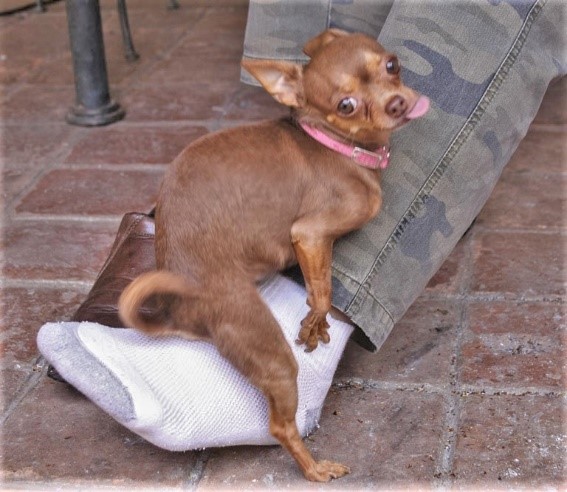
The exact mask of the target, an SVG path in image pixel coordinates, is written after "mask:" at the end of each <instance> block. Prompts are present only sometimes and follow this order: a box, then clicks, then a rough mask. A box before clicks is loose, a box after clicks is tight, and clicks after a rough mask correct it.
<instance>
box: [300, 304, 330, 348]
mask: <svg viewBox="0 0 567 492" xmlns="http://www.w3.org/2000/svg"><path fill="white" fill-rule="evenodd" d="M328 329H329V323H327V316H326V314H320V313H316V312H314V311H313V310H311V311H309V313H308V314H307V316H305V318H304V319H303V321H302V322H301V330H300V331H299V335H298V337H297V340H296V343H297V344H299V345H303V344H305V351H306V352H312V351H313V350H315V349H316V348H317V344H318V343H319V340H321V341H322V342H323V343H329V341H330V340H331V337H330V336H329V333H328V331H327V330H328Z"/></svg>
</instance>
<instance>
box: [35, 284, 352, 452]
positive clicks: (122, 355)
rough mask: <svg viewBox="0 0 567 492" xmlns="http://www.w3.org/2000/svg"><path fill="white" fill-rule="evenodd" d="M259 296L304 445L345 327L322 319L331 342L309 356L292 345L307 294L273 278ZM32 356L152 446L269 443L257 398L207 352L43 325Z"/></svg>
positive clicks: (130, 333)
mask: <svg viewBox="0 0 567 492" xmlns="http://www.w3.org/2000/svg"><path fill="white" fill-rule="evenodd" d="M260 292H261V294H262V297H263V299H264V300H265V302H266V303H267V304H268V305H269V306H270V309H271V310H272V312H273V314H274V316H275V317H276V319H277V320H278V322H279V323H280V325H281V327H282V329H283V332H284V335H285V337H286V340H287V342H288V343H289V345H290V346H291V347H292V350H293V353H294V355H295V357H296V360H297V362H298V365H299V375H298V390H299V406H298V410H297V415H296V422H297V426H298V428H299V431H300V433H301V434H302V435H303V436H305V435H307V434H308V433H310V432H312V431H313V430H314V429H315V428H316V427H317V425H318V419H319V417H320V414H321V409H322V406H323V401H324V399H325V396H326V394H327V392H328V390H329V387H330V385H331V382H332V378H333V375H334V373H335V370H336V367H337V364H338V362H339V359H340V357H341V355H342V352H343V350H344V347H345V345H346V342H347V340H348V338H349V336H350V334H351V333H352V327H351V326H350V325H348V324H347V323H343V322H340V321H337V320H334V319H333V318H331V317H330V316H329V318H328V320H329V323H330V325H331V327H330V329H329V334H330V336H331V342H330V343H329V344H323V343H320V344H319V346H318V348H317V349H316V350H315V351H313V352H311V353H306V352H305V351H304V347H303V346H298V345H296V344H295V339H296V337H297V333H298V331H299V327H300V322H301V320H302V319H303V317H304V316H305V315H306V314H307V310H308V308H307V306H306V304H305V300H306V293H305V289H304V288H303V287H301V286H299V285H298V284H296V283H294V282H293V281H291V280H289V279H287V278H285V277H283V276H280V275H277V276H274V277H272V278H270V279H269V280H267V281H266V282H265V283H264V284H263V285H262V286H261V287H260ZM38 346H39V349H40V351H41V353H42V354H43V355H44V356H45V358H46V359H47V360H48V361H49V362H50V363H51V364H52V365H53V366H54V367H55V368H56V369H57V371H58V372H59V373H60V374H61V376H63V377H64V378H65V379H66V380H67V381H68V382H69V383H70V384H72V385H73V386H75V387H76V388H77V389H78V390H79V391H81V392H82V393H83V394H84V395H86V396H87V397H88V398H90V399H91V400H92V401H93V402H94V403H96V404H97V405H98V406H99V407H101V408H102V409H103V410H104V411H106V412H107V413H108V414H110V415H111V416H112V417H113V418H115V419H116V420H117V421H118V422H120V423H121V424H122V425H124V426H125V427H127V428H128V429H130V430H132V431H133V432H135V433H137V434H139V435H140V436H142V437H144V438H145V439H147V440H148V441H150V442H151V443H153V444H155V445H156V446H159V447H161V448H164V449H168V450H171V451H186V450H190V449H202V448H207V447H220V446H231V445H242V444H257V445H265V444H275V443H276V440H275V439H274V438H273V437H272V436H271V435H270V432H269V424H268V422H269V420H268V405H267V402H266V400H265V398H264V396H263V395H262V393H260V391H259V390H257V389H256V388H255V387H254V386H252V385H251V384H250V383H249V382H248V381H247V380H246V379H245V378H244V377H243V376H242V375H241V374H240V373H239V372H238V371H237V370H236V369H235V368H234V367H233V366H232V365H231V364H230V363H229V362H228V361H227V360H226V359H224V358H223V357H221V356H220V354H219V353H218V352H217V350H216V348H215V347H214V346H213V345H212V344H209V343H205V342H194V341H189V340H186V339H182V338H178V337H160V338H156V337H149V336H147V335H144V334H143V333H141V332H139V331H137V330H132V329H116V328H108V327H105V326H102V325H98V324H95V323H73V322H68V323H48V324H46V325H44V326H43V327H42V328H41V330H40V332H39V334H38Z"/></svg>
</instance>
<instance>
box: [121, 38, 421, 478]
mask: <svg viewBox="0 0 567 492" xmlns="http://www.w3.org/2000/svg"><path fill="white" fill-rule="evenodd" d="M304 51H305V53H306V54H307V55H308V56H309V57H310V61H309V63H308V64H307V65H305V66H302V65H299V64H295V63H290V62H283V61H282V62H279V61H265V60H254V61H245V62H243V67H244V68H245V69H246V70H247V71H249V72H250V73H251V74H252V75H254V76H255V77H256V78H257V79H258V80H259V81H260V83H261V84H262V85H263V87H264V88H265V89H266V90H267V91H268V92H269V93H270V94H271V95H272V96H273V97H274V98H275V99H276V100H277V101H279V102H280V103H282V104H285V105H286V106H290V107H291V108H292V115H291V117H290V118H286V119H282V120H278V121H269V122H262V123H259V124H255V125H250V126H244V127H238V128H231V129H227V130H223V131H221V132H218V133H214V134H210V135H206V136H205V137H203V138H201V139H199V140H197V141H195V142H193V143H192V144H191V145H189V146H188V147H187V148H186V149H185V150H184V151H183V152H182V153H181V154H180V155H179V157H177V158H176V159H175V161H174V162H173V163H172V164H171V166H170V168H169V169H168V170H167V172H166V175H165V177H164V181H163V184H162V187H161V191H160V194H159V198H158V202H157V207H156V216H155V223H156V261H157V267H158V270H157V271H155V272H150V273H147V274H144V275H141V276H140V277H138V278H137V279H135V280H134V281H133V282H132V283H131V284H130V285H129V286H128V287H127V288H126V290H125V291H124V292H123V294H122V296H121V298H120V303H119V308H120V315H121V317H122V320H123V321H124V323H125V324H126V325H127V326H133V327H136V328H138V329H140V330H143V331H144V332H146V333H149V334H153V335H180V336H183V337H186V338H190V339H199V340H207V341H210V342H212V343H214V344H215V345H216V346H217V348H218V350H219V351H220V353H221V354H222V355H223V356H224V357H226V358H227V359H229V360H230V361H231V362H232V364H233V365H234V366H235V367H236V368H237V369H238V370H239V371H241V372H242V373H243V374H244V375H245V376H246V377H247V378H248V379H249V380H250V381H251V382H252V384H254V385H255V386H257V387H258V388H259V389H260V390H261V391H262V392H263V393H264V395H265V396H266V398H267V401H268V404H269V409H270V432H271V433H272V435H273V436H274V437H275V438H276V439H278V440H279V441H280V442H281V444H282V445H283V446H284V447H285V448H286V449H287V450H288V451H289V452H290V453H291V455H292V456H293V457H294V458H295V460H296V461H297V463H298V465H299V466H300V468H301V470H302V471H303V473H304V475H305V477H306V478H307V479H309V480H314V481H327V480H329V479H331V478H337V477H341V476H343V475H345V474H347V473H349V469H348V468H347V467H346V466H344V465H341V464H338V463H333V462H330V461H315V460H314V459H313V457H312V456H311V454H310V453H309V451H308V450H307V448H306V447H305V445H304V443H303V441H302V439H301V436H300V435H299V432H298V430H297V427H296V423H295V414H296V410H297V400H298V397H297V382H296V379H297V373H298V368H297V363H296V361H295V358H294V356H293V354H292V351H291V349H290V347H289V346H288V345H287V343H286V341H285V339H284V336H283V334H282V332H281V328H280V327H279V325H278V323H277V322H276V320H275V319H274V317H273V316H272V314H271V312H270V311H269V309H268V308H267V306H266V305H265V304H264V302H263V301H262V299H261V298H260V296H259V294H258V292H257V289H256V282H258V281H259V280H260V279H262V278H264V277H265V276H266V275H268V274H270V273H272V272H274V271H279V270H282V269H284V268H286V267H289V266H291V265H292V264H296V263H299V266H300V267H301V270H302V272H303V276H304V278H305V283H306V288H307V304H308V305H309V307H310V311H309V313H308V315H307V316H306V317H305V319H304V320H303V321H302V323H301V328H300V329H299V327H298V330H299V335H298V343H302V344H305V345H306V350H309V351H310V350H313V349H315V348H316V347H317V344H318V341H322V342H323V343H327V342H329V335H328V333H327V328H328V326H329V325H328V324H327V321H326V316H327V314H328V313H329V310H330V309H331V255H332V248H333V242H334V241H335V239H337V238H338V237H339V236H342V235H344V234H346V233H348V232H350V231H353V230H354V229H357V228H360V227H361V226H362V225H364V224H365V223H366V222H368V221H369V220H370V219H372V218H373V217H374V216H375V215H376V214H377V213H378V210H379V209H380V206H381V203H382V197H381V191H380V169H381V168H384V167H385V166H386V164H387V161H388V155H389V154H388V140H389V137H390V134H391V133H392V131H393V130H395V129H397V128H399V127H400V126H402V125H403V124H404V123H406V122H408V121H409V120H411V119H414V118H417V117H419V116H421V115H423V114H425V112H427V110H428V108H429V101H428V99H427V98H425V97H423V96H419V95H418V94H416V93H415V92H414V91H413V90H411V89H409V88H408V87H406V86H404V85H403V84H402V82H401V80H400V76H399V72H400V66H399V63H398V60H397V58H396V57H395V56H394V55H393V54H391V53H388V52H386V51H385V50H384V48H382V47H381V46H380V45H379V44H378V43H377V42H376V41H375V40H374V39H372V38H370V37H368V36H365V35H362V34H348V33H346V32H344V31H339V30H336V29H329V30H327V31H325V32H323V33H322V34H320V35H319V36H317V37H316V38H314V39H312V40H310V41H309V42H308V43H307V44H306V45H305V47H304ZM150 300H153V301H157V305H158V306H159V309H158V310H159V312H160V317H159V319H157V318H155V317H154V318H151V317H149V316H147V315H144V309H145V308H144V309H143V305H144V304H146V305H147V304H148V302H149V301H150ZM187 377H191V375H189V374H188V375H187Z"/></svg>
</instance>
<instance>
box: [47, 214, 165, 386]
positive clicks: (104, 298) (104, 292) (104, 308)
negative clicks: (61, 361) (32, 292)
mask: <svg viewBox="0 0 567 492" xmlns="http://www.w3.org/2000/svg"><path fill="white" fill-rule="evenodd" d="M154 238H155V225H154V219H153V214H152V213H150V214H149V215H146V214H140V213H129V214H126V215H125V216H124V217H123V218H122V222H121V223H120V227H119V228H118V233H117V235H116V239H115V240H114V244H113V245H112V249H111V250H110V254H109V256H108V258H107V260H106V262H105V263H104V265H103V267H102V269H101V271H100V273H99V274H98V277H97V279H96V281H95V283H94V285H93V287H92V289H91V291H90V292H89V295H88V296H87V298H86V299H85V301H84V302H83V303H82V304H81V305H80V306H79V309H77V312H76V313H75V314H74V315H73V317H72V318H71V321H92V322H95V323H100V324H102V325H105V326H111V327H116V328H118V327H122V323H121V321H120V319H119V317H118V307H117V305H118V298H119V297H120V294H121V293H122V290H123V289H124V288H125V287H126V286H127V285H128V284H129V283H130V282H131V281H132V280H133V279H134V278H135V277H137V276H138V275H140V274H141V273H144V272H147V271H150V270H155V268H156V266H155V265H156V263H155V253H154ZM47 374H48V376H49V377H51V378H52V379H56V380H58V381H64V380H63V378H62V377H61V376H60V375H59V374H58V373H57V371H56V370H55V369H54V368H53V367H51V366H50V367H49V369H48V372H47Z"/></svg>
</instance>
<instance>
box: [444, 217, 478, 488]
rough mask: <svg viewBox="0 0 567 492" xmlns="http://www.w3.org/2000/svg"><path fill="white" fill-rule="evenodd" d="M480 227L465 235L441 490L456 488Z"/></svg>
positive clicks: (448, 390) (448, 389)
mask: <svg viewBox="0 0 567 492" xmlns="http://www.w3.org/2000/svg"><path fill="white" fill-rule="evenodd" d="M477 232H478V227H477V224H475V223H473V226H472V228H471V229H470V231H468V234H465V236H464V240H465V241H466V242H465V244H464V255H463V263H464V266H463V268H462V273H461V278H460V279H459V285H458V289H457V291H458V293H459V294H460V296H459V300H458V301H457V305H458V307H459V319H458V325H457V334H456V339H455V345H454V352H453V357H452V360H451V374H450V382H449V388H447V393H446V395H445V398H446V412H445V419H444V423H443V430H442V438H441V443H440V450H439V452H440V467H439V468H438V471H437V473H436V476H435V478H436V479H437V483H438V486H439V487H440V488H441V489H450V488H451V487H452V486H453V485H454V478H453V477H454V462H455V453H456V448H457V439H458V432H459V426H460V420H461V398H460V393H461V391H460V373H461V363H462V350H461V349H462V345H463V339H464V338H465V332H466V330H467V329H468V323H469V312H468V300H469V292H470V287H471V283H472V278H473V263H474V262H473V247H472V245H473V242H474V239H475V236H476V235H477Z"/></svg>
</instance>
